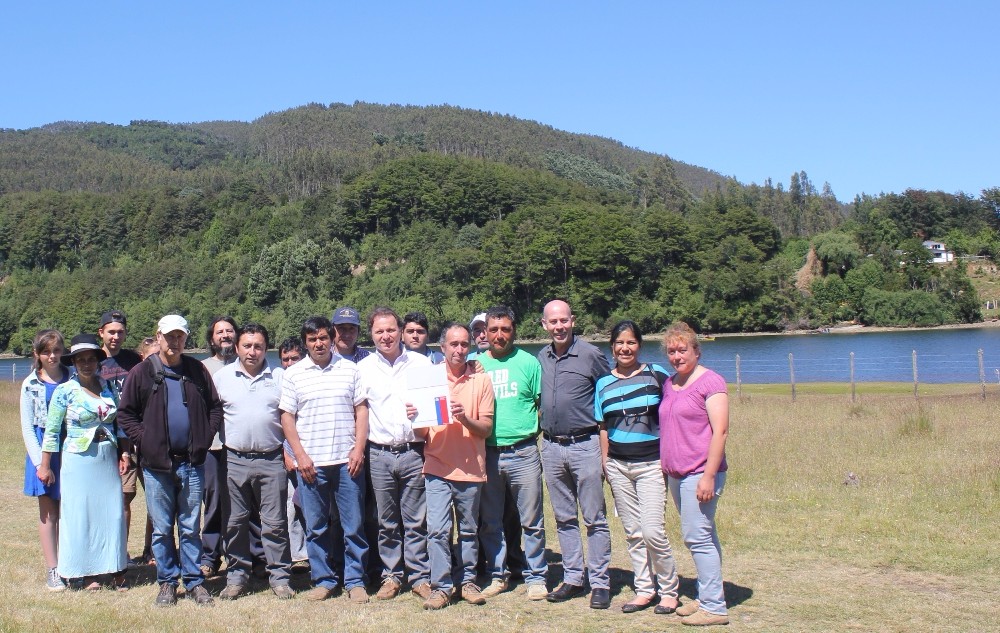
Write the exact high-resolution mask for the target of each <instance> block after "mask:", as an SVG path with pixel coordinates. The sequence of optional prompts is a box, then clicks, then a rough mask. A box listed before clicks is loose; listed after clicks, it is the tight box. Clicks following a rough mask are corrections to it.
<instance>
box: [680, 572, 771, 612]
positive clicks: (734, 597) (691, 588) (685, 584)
mask: <svg viewBox="0 0 1000 633" xmlns="http://www.w3.org/2000/svg"><path fill="white" fill-rule="evenodd" d="M678 578H679V580H680V595H681V599H682V602H683V599H684V598H687V599H689V600H696V599H697V598H698V579H697V578H686V577H684V576H679V577H678ZM722 590H723V591H724V592H725V594H726V606H728V607H730V608H732V607H735V606H739V605H741V604H743V603H744V602H746V601H747V600H749V599H750V598H752V597H753V589H751V588H750V587H744V586H742V585H737V584H735V583H731V582H729V581H726V580H724V581H723V582H722Z"/></svg>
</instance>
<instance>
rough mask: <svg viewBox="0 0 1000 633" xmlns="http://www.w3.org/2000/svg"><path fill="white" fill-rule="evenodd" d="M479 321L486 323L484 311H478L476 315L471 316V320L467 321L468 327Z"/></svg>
mask: <svg viewBox="0 0 1000 633" xmlns="http://www.w3.org/2000/svg"><path fill="white" fill-rule="evenodd" d="M480 321H482V322H483V323H486V313H485V312H480V313H479V314H477V315H476V316H474V317H472V320H471V321H469V327H470V328H472V327H476V323H479V322H480Z"/></svg>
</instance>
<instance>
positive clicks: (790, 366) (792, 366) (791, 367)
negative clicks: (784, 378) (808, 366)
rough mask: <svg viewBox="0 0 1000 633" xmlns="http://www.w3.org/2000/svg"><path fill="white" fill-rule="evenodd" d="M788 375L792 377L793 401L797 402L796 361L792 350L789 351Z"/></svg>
mask: <svg viewBox="0 0 1000 633" xmlns="http://www.w3.org/2000/svg"><path fill="white" fill-rule="evenodd" d="M788 375H789V377H791V379H792V402H795V362H794V361H793V360H792V353H791V352H788Z"/></svg>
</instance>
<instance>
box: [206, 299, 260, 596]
mask: <svg viewBox="0 0 1000 633" xmlns="http://www.w3.org/2000/svg"><path fill="white" fill-rule="evenodd" d="M236 330H237V327H236V320H235V319H234V318H233V317H231V316H213V317H212V318H211V319H210V320H209V322H208V330H207V331H206V333H205V338H206V342H207V343H208V349H209V351H210V352H211V353H212V355H211V356H209V357H208V358H206V359H204V360H202V361H201V362H202V363H203V364H204V365H205V368H206V369H208V373H209V374H213V375H214V374H215V372H217V371H219V370H220V369H222V368H223V367H225V366H226V365H228V364H229V363H231V362H233V361H234V360H236ZM204 477H205V478H204V486H205V517H204V521H205V524H204V526H203V527H202V531H201V542H202V555H201V572H202V573H203V574H205V576H206V577H207V576H214V575H215V574H216V573H217V572H218V571H219V567H220V565H221V564H222V557H223V538H222V535H223V532H224V531H225V529H226V517H224V516H223V506H224V503H225V502H224V500H223V495H225V494H226V456H225V453H224V451H223V449H222V440H221V439H220V437H219V435H218V434H216V436H215V439H214V440H212V447H211V448H210V449H209V451H208V455H207V456H206V457H205V475H204ZM251 540H253V539H252V537H251Z"/></svg>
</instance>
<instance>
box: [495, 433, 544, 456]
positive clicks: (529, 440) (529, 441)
mask: <svg viewBox="0 0 1000 633" xmlns="http://www.w3.org/2000/svg"><path fill="white" fill-rule="evenodd" d="M537 443H538V436H537V435H532V436H531V437H526V438H524V439H523V440H521V441H520V442H514V443H513V444H510V445H508V446H488V447H487V448H489V449H492V450H494V451H496V452H498V453H513V452H515V451H519V450H521V449H522V448H524V447H526V446H531V445H533V444H537Z"/></svg>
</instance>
